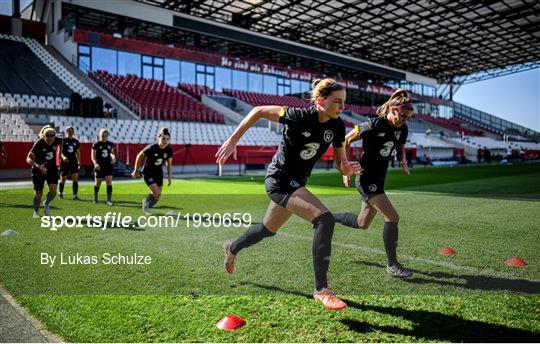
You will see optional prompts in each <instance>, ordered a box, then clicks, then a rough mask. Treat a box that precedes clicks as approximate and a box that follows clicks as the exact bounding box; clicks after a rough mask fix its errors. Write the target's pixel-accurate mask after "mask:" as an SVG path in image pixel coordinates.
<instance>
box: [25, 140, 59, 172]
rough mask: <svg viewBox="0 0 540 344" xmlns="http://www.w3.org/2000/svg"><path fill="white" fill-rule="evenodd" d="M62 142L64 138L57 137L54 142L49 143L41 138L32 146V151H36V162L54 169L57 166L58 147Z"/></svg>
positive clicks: (48, 168)
mask: <svg viewBox="0 0 540 344" xmlns="http://www.w3.org/2000/svg"><path fill="white" fill-rule="evenodd" d="M61 144H62V139H61V138H58V137H55V138H54V141H53V143H52V144H50V145H48V144H47V142H45V139H39V140H37V141H36V142H35V143H34V146H32V151H31V152H32V153H34V156H35V157H34V162H35V163H36V164H39V165H41V164H45V168H47V170H51V171H52V170H53V169H55V168H56V149H57V148H58V146H59V145H61Z"/></svg>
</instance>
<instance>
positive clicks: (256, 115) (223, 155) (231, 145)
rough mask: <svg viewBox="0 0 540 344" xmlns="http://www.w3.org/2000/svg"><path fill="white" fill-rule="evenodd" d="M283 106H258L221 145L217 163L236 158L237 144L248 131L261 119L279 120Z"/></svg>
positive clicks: (221, 163) (220, 163) (217, 154)
mask: <svg viewBox="0 0 540 344" xmlns="http://www.w3.org/2000/svg"><path fill="white" fill-rule="evenodd" d="M282 110H283V108H282V107H281V106H256V107H254V108H253V109H251V111H250V112H249V113H248V115H247V116H246V117H245V118H244V119H243V120H242V122H240V124H239V125H238V127H236V130H235V131H234V132H233V133H232V134H231V136H229V138H228V139H227V140H226V141H225V142H224V143H223V144H222V145H221V147H219V149H218V151H217V153H216V155H215V157H216V163H218V164H219V165H223V164H225V162H226V161H227V159H228V158H229V157H230V156H231V155H232V156H233V158H234V159H235V160H236V144H237V143H238V141H240V139H241V138H242V136H243V135H244V134H245V133H246V131H247V130H248V129H249V128H251V127H252V126H253V125H254V124H255V123H257V121H258V120H260V119H263V118H265V119H267V120H269V121H272V122H278V121H279V114H280V113H281V111H282Z"/></svg>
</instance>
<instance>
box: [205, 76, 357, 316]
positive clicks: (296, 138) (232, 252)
mask: <svg viewBox="0 0 540 344" xmlns="http://www.w3.org/2000/svg"><path fill="white" fill-rule="evenodd" d="M345 97H346V93H345V87H344V86H343V85H341V84H339V83H337V82H335V81H334V80H332V79H324V80H315V81H313V91H312V97H311V101H312V102H313V104H314V105H313V106H312V107H310V108H308V109H302V108H286V107H279V106H257V107H254V108H253V109H252V110H251V112H250V113H249V114H248V115H247V117H246V118H245V119H244V120H243V121H242V122H241V123H240V125H239V126H238V127H237V128H236V130H235V131H234V133H233V134H232V135H231V136H230V137H229V138H228V139H227V141H225V143H223V145H222V146H221V147H220V148H219V150H218V152H217V153H216V157H217V160H216V161H217V163H218V164H220V165H223V164H224V163H225V162H226V160H227V158H228V157H229V156H230V155H231V154H233V156H234V158H235V159H236V144H237V143H238V141H239V140H240V138H241V137H242V135H244V133H245V132H246V131H247V130H248V129H249V128H250V127H251V126H252V125H253V124H254V123H255V122H257V121H258V120H259V119H261V118H265V119H268V120H270V121H274V122H280V123H282V124H284V125H285V127H284V129H283V138H282V141H281V144H280V145H279V148H278V151H277V152H276V154H275V155H274V157H273V159H272V163H271V164H270V166H269V167H268V170H267V173H266V177H265V186H266V193H267V194H268V196H269V197H270V199H271V202H270V205H269V206H268V209H267V211H266V215H265V217H264V219H263V221H262V223H260V224H257V225H255V226H252V227H251V228H249V229H248V230H247V231H246V232H245V233H244V234H242V235H241V236H240V237H239V238H238V239H236V241H234V242H233V243H226V244H225V269H226V271H227V272H228V273H230V274H231V273H233V271H234V262H235V259H236V255H237V254H238V252H240V250H242V249H244V248H246V247H249V246H251V245H254V244H256V243H258V242H259V241H261V240H262V239H264V238H266V237H270V236H273V235H274V234H276V232H277V231H278V230H279V228H280V227H281V226H282V225H283V224H284V223H285V222H286V221H287V219H289V217H290V216H291V215H292V214H295V215H297V216H299V217H301V218H302V219H304V220H307V221H309V222H311V223H312V224H313V229H314V230H315V233H314V236H313V246H312V253H313V268H314V272H315V292H314V294H313V297H314V298H315V300H316V301H318V302H321V303H322V304H323V305H324V306H325V307H326V308H327V309H332V310H338V309H342V308H344V307H347V304H346V303H345V302H343V301H341V300H340V299H338V298H337V297H336V295H335V294H334V292H333V291H332V289H330V288H328V282H327V271H328V266H329V264H330V253H331V243H332V235H333V233H334V225H335V221H334V217H333V215H332V213H330V211H329V210H328V208H327V207H326V206H325V205H324V204H323V203H322V202H321V201H320V200H319V199H318V198H317V197H316V196H315V195H313V194H312V193H311V192H310V191H309V190H308V189H307V188H306V187H305V186H306V182H307V178H308V177H309V176H310V174H311V170H312V169H313V165H314V164H315V162H316V161H317V160H318V159H319V158H320V157H321V156H322V155H323V154H324V152H326V150H327V148H328V146H329V145H330V143H332V144H333V146H334V159H335V161H336V164H337V169H338V171H339V172H340V173H341V174H342V175H346V176H351V175H352V174H355V173H360V166H359V164H358V163H357V162H349V161H347V160H346V158H345V153H344V150H343V146H342V145H343V140H344V138H345V125H344V124H343V121H342V120H341V118H339V114H340V113H341V111H342V110H343V106H344V103H345Z"/></svg>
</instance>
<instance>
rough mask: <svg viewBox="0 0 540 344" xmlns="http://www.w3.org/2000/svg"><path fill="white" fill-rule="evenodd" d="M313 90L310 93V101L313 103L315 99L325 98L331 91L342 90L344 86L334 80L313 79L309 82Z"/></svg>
mask: <svg viewBox="0 0 540 344" xmlns="http://www.w3.org/2000/svg"><path fill="white" fill-rule="evenodd" d="M311 86H312V87H313V90H312V91H311V97H310V99H309V100H310V101H311V102H312V103H315V101H316V100H317V98H319V97H323V98H326V97H328V95H329V94H330V93H332V92H333V91H338V90H344V89H345V86H343V85H342V84H340V83H338V82H336V80H334V79H331V78H326V79H315V80H313V81H312V82H311Z"/></svg>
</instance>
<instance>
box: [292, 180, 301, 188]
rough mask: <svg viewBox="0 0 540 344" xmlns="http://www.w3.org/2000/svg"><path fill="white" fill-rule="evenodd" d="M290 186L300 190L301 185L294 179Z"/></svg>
mask: <svg viewBox="0 0 540 344" xmlns="http://www.w3.org/2000/svg"><path fill="white" fill-rule="evenodd" d="M290 184H291V186H292V187H293V188H299V187H300V183H299V182H297V181H296V180H294V179H293V180H291V183H290Z"/></svg>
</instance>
